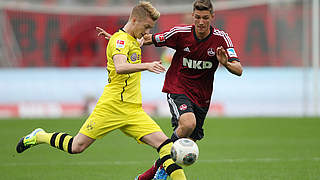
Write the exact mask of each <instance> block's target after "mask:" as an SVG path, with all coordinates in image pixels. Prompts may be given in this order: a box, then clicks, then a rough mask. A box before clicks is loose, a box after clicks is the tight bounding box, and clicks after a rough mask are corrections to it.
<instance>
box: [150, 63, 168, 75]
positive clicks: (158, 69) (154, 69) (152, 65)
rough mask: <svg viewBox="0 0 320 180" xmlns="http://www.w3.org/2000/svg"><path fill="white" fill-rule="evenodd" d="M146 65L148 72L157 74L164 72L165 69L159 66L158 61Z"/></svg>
mask: <svg viewBox="0 0 320 180" xmlns="http://www.w3.org/2000/svg"><path fill="white" fill-rule="evenodd" d="M147 64H148V68H147V69H148V71H150V72H153V73H156V74H159V73H162V72H165V71H166V68H165V67H164V66H163V65H162V64H161V62H160V61H153V62H151V63H147Z"/></svg>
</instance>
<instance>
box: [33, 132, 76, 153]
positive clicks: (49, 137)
mask: <svg viewBox="0 0 320 180" xmlns="http://www.w3.org/2000/svg"><path fill="white" fill-rule="evenodd" d="M36 139H37V143H38V144H41V143H46V144H49V145H51V146H52V147H55V148H58V149H61V150H62V151H65V152H68V153H70V154H72V142H73V137H72V136H70V135H68V134H65V133H45V132H39V133H38V134H37V135H36Z"/></svg>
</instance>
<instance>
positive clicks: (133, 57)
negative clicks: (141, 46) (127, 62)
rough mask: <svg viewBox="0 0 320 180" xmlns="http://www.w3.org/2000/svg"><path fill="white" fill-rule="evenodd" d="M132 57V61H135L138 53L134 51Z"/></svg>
mask: <svg viewBox="0 0 320 180" xmlns="http://www.w3.org/2000/svg"><path fill="white" fill-rule="evenodd" d="M130 59H131V61H132V62H135V61H136V60H137V59H138V56H137V53H133V54H132V55H131V56H130Z"/></svg>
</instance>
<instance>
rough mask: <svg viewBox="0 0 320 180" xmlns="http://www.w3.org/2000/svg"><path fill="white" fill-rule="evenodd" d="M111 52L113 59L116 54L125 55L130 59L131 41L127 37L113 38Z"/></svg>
mask: <svg viewBox="0 0 320 180" xmlns="http://www.w3.org/2000/svg"><path fill="white" fill-rule="evenodd" d="M109 43H111V44H109V45H110V47H109V48H110V51H111V57H113V56H114V55H116V54H123V55H126V56H127V57H128V52H129V44H130V43H129V41H128V39H127V37H126V35H119V36H116V37H115V38H112V39H111V40H110V42H109Z"/></svg>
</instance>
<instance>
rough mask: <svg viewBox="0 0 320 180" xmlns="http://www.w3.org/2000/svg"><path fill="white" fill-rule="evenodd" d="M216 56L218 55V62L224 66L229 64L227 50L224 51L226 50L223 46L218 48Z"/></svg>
mask: <svg viewBox="0 0 320 180" xmlns="http://www.w3.org/2000/svg"><path fill="white" fill-rule="evenodd" d="M216 55H217V59H218V61H219V62H220V63H221V64H222V65H224V66H226V65H227V63H228V55H227V52H226V50H224V48H223V47H222V46H220V47H217V53H216Z"/></svg>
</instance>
